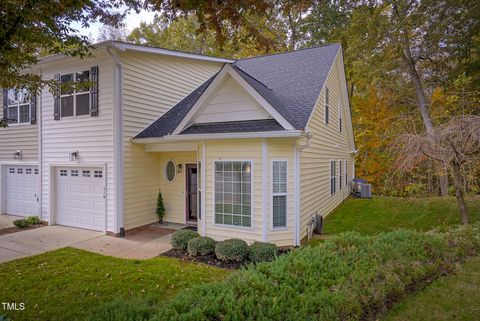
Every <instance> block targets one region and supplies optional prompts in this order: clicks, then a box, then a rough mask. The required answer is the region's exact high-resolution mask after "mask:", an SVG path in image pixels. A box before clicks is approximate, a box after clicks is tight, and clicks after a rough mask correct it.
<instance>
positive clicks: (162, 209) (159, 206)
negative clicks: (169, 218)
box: [156, 191, 165, 223]
mask: <svg viewBox="0 0 480 321" xmlns="http://www.w3.org/2000/svg"><path fill="white" fill-rule="evenodd" d="M156 213H157V216H158V222H160V223H163V217H164V216H165V205H164V204H163V196H162V191H159V192H158V197H157V211H156Z"/></svg>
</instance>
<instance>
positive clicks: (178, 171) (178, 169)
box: [177, 164, 183, 173]
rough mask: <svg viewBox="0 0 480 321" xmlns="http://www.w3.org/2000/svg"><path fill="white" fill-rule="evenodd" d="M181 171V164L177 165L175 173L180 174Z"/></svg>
mask: <svg viewBox="0 0 480 321" xmlns="http://www.w3.org/2000/svg"><path fill="white" fill-rule="evenodd" d="M182 169H183V166H182V164H178V165H177V173H181V172H182Z"/></svg>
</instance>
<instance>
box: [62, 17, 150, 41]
mask: <svg viewBox="0 0 480 321" xmlns="http://www.w3.org/2000/svg"><path fill="white" fill-rule="evenodd" d="M154 16H155V13H154V12H151V11H146V10H142V11H140V12H139V13H136V12H135V11H131V12H130V13H129V14H128V15H127V16H126V17H125V20H124V23H125V25H126V27H127V29H128V31H132V30H133V29H134V28H136V27H138V26H139V25H140V22H142V21H144V22H147V23H150V22H152V21H153V17H154ZM71 27H73V28H75V29H77V30H78V32H79V33H80V34H82V35H84V36H87V37H89V38H91V39H92V40H95V39H96V38H97V36H98V32H99V30H100V29H101V28H102V24H101V23H99V22H97V23H94V24H91V25H90V27H88V28H82V26H81V25H80V24H79V23H73V24H72V25H71Z"/></svg>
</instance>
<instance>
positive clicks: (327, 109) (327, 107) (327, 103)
mask: <svg viewBox="0 0 480 321" xmlns="http://www.w3.org/2000/svg"><path fill="white" fill-rule="evenodd" d="M329 95H330V93H329V90H328V87H325V124H328V122H329V120H330V97H329Z"/></svg>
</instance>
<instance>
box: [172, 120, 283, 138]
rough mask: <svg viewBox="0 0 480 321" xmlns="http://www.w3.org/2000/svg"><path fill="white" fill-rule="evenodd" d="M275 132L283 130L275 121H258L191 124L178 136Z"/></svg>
mask: <svg viewBox="0 0 480 321" xmlns="http://www.w3.org/2000/svg"><path fill="white" fill-rule="evenodd" d="M275 130H283V127H282V125H280V124H279V123H278V122H277V121H276V120H275V119H259V120H243V121H228V122H217V123H205V124H193V125H192V126H190V127H188V128H187V129H185V130H184V131H183V132H181V133H180V134H217V133H245V132H269V131H275Z"/></svg>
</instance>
